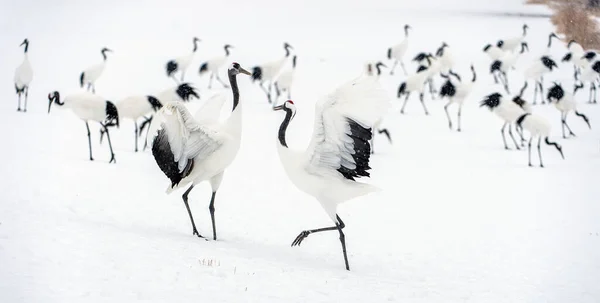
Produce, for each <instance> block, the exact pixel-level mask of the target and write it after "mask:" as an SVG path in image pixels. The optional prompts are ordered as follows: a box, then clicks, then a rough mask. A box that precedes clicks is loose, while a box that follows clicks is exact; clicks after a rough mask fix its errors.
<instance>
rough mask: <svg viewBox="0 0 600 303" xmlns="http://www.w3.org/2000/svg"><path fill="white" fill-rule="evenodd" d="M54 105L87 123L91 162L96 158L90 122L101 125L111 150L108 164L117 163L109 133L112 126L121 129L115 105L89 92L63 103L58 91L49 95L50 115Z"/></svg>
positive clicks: (78, 94) (74, 95)
mask: <svg viewBox="0 0 600 303" xmlns="http://www.w3.org/2000/svg"><path fill="white" fill-rule="evenodd" d="M52 103H56V104H57V105H59V106H64V107H65V108H69V109H71V111H73V113H74V114H75V115H76V116H77V117H79V118H80V119H81V120H83V121H84V122H85V127H86V128H87V136H88V145H89V148H90V161H94V158H93V157H92V138H91V135H90V126H89V124H88V121H96V122H98V123H100V126H101V127H102V128H103V129H104V131H105V132H106V137H107V138H108V146H109V148H110V161H109V162H108V163H113V162H114V163H117V160H116V159H115V153H114V152H113V148H112V143H111V142H110V134H109V132H108V128H109V127H111V126H117V127H119V113H118V111H117V107H116V106H115V104H114V103H112V102H111V101H108V100H106V99H104V98H102V97H100V96H98V95H96V94H92V93H89V92H80V93H76V94H72V95H68V96H66V97H64V98H63V99H62V101H61V99H60V93H59V92H58V91H54V92H53V93H50V94H48V113H50V108H51V107H52Z"/></svg>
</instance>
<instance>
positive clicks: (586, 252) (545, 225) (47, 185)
mask: <svg viewBox="0 0 600 303" xmlns="http://www.w3.org/2000/svg"><path fill="white" fill-rule="evenodd" d="M109 2H110V1H109ZM520 2H521V1H519V0H510V1H508V0H502V1H500V0H498V1H489V0H488V1H468V0H459V1H442V0H426V1H392V0H372V1H369V2H368V3H367V2H363V3H357V4H346V3H345V2H344V1H331V2H329V1H327V2H325V1H298V2H294V3H284V2H281V1H273V0H258V1H241V0H235V1H219V2H217V1H210V2H209V1H183V0H179V1H139V2H137V1H136V2H133V1H130V2H122V1H112V3H108V2H107V1H85V2H83V1H47V2H41V1H32V0H29V1H18V2H14V1H13V2H12V3H9V2H7V1H4V2H3V3H2V4H1V6H2V8H1V9H0V11H1V12H2V13H1V14H2V16H0V29H1V32H0V33H1V36H0V37H1V38H0V39H1V44H0V45H1V46H2V49H3V56H2V57H1V58H0V63H1V64H0V66H3V68H2V71H1V72H0V83H4V85H3V89H1V90H0V96H2V99H3V100H4V101H3V102H1V103H0V121H1V122H0V123H1V126H2V129H3V130H4V131H3V136H4V138H3V145H2V146H3V148H1V149H0V158H1V159H4V161H3V163H2V165H1V166H0V172H1V176H2V182H1V184H0V301H1V302H106V301H111V302H132V301H136V300H139V301H147V302H199V301H202V302H205V301H206V302H242V301H243V302H386V301H391V302H395V301H397V302H598V301H600V286H598V285H599V284H598V281H599V280H600V259H599V258H598V256H599V255H600V220H599V219H598V216H599V214H600V202H599V199H598V197H600V187H596V186H597V183H598V177H600V170H599V169H600V145H599V141H600V131H599V129H600V124H598V121H600V107H598V106H597V105H595V106H594V105H591V106H590V105H588V104H585V102H586V101H587V89H586V90H584V93H581V94H579V95H578V99H579V101H580V102H581V103H582V104H581V111H582V112H584V113H586V114H587V115H588V116H589V117H590V120H591V123H592V127H593V129H592V130H589V129H587V127H586V126H585V124H583V122H582V121H581V120H579V119H578V118H577V117H575V116H571V117H570V118H569V121H570V125H571V127H572V128H573V131H574V132H575V133H576V134H577V135H578V136H577V137H576V138H573V139H568V140H563V139H562V138H561V137H560V118H559V117H560V116H559V113H558V112H557V111H556V110H555V109H554V108H553V107H550V106H536V107H535V109H534V110H535V111H536V112H538V113H540V114H542V115H544V116H546V117H547V118H548V119H550V121H551V122H552V124H553V127H554V133H553V136H552V139H556V140H557V141H558V142H559V143H561V144H562V145H563V148H564V152H565V157H566V160H562V159H561V158H560V156H559V155H558V153H557V152H556V151H555V150H554V149H552V148H551V147H548V146H543V153H544V154H543V155H544V160H545V164H546V168H544V169H540V168H538V167H535V168H529V167H527V152H526V151H514V150H513V151H505V150H504V149H503V146H502V140H501V137H500V132H499V130H500V127H501V125H502V122H501V121H500V120H499V119H497V118H496V117H495V116H494V115H493V114H492V113H490V112H489V111H487V110H485V109H482V108H479V106H478V103H479V101H480V100H481V99H482V97H483V96H485V95H486V94H489V93H491V92H494V91H501V87H499V86H494V85H493V80H492V78H491V76H490V75H489V74H488V73H487V71H488V69H489V63H488V58H487V56H486V55H485V54H484V53H483V52H482V48H483V46H484V45H485V44H487V43H491V42H495V41H496V40H498V39H499V38H502V37H510V36H516V35H519V34H520V33H521V30H520V28H521V25H522V23H523V22H526V23H528V24H529V26H530V36H529V38H528V41H529V46H530V49H531V53H529V54H527V55H526V56H524V57H523V58H521V60H520V63H519V65H518V67H519V68H518V70H517V71H514V72H513V73H512V75H514V77H513V79H512V81H511V85H512V89H513V91H515V90H517V89H518V88H520V86H521V85H522V83H523V79H522V77H521V76H520V74H521V72H522V70H523V69H524V67H526V66H527V64H528V62H530V61H531V60H533V58H534V56H535V55H538V54H541V53H542V52H543V51H544V50H545V44H546V39H547V35H548V34H549V33H550V31H552V27H551V25H550V23H549V21H548V20H547V19H543V18H529V19H523V18H511V17H501V16H498V15H495V16H491V15H489V14H484V13H489V12H494V13H497V12H512V13H514V12H528V13H531V12H534V13H543V14H546V13H548V10H547V9H546V8H544V7H539V6H523V5H522V4H521V3H520ZM405 23H409V24H411V25H412V27H413V28H414V31H413V32H412V37H411V39H412V41H411V45H410V48H409V57H412V55H414V54H415V53H416V52H418V51H422V50H427V51H433V50H435V48H437V47H438V46H439V45H440V44H441V42H442V41H445V42H447V43H448V44H449V45H450V46H451V50H452V51H453V53H454V54H455V56H456V59H457V70H458V71H459V72H460V73H461V75H463V76H464V77H467V78H470V76H467V74H468V67H469V64H470V63H474V64H475V66H476V68H477V71H478V73H479V76H480V81H479V82H478V84H477V87H476V90H475V91H474V93H473V95H472V96H471V98H470V99H469V100H468V102H467V103H468V104H467V105H466V106H465V108H464V110H463V132H462V133H456V132H450V131H449V130H448V128H447V122H446V118H445V114H444V112H443V103H442V102H441V101H439V100H435V101H428V103H427V104H428V106H429V109H430V111H431V115H430V116H425V115H424V114H423V112H422V109H421V106H420V105H419V103H418V100H417V98H416V96H414V98H413V99H411V101H410V103H409V104H408V106H407V114H406V115H404V116H402V115H400V114H398V113H394V114H392V115H391V116H390V118H389V119H388V120H387V121H386V122H385V126H386V127H388V129H389V130H390V131H391V132H392V136H393V140H394V142H393V145H389V144H388V143H387V142H386V140H385V139H384V138H383V137H378V142H377V147H376V148H377V154H375V155H374V156H373V164H372V165H371V166H372V167H373V170H372V178H371V179H369V180H367V182H369V183H372V184H375V185H377V186H379V187H381V188H383V189H384V190H383V191H382V192H380V193H376V194H372V195H369V196H365V197H362V198H359V199H356V200H353V201H350V202H348V203H346V204H343V205H342V206H341V207H340V209H339V214H340V216H341V217H342V218H343V220H344V221H345V223H346V225H347V227H346V229H345V233H346V240H347V245H348V252H349V259H350V266H351V271H350V272H348V271H346V270H344V267H343V259H342V254H341V249H340V244H339V241H338V239H337V238H338V236H337V233H329V234H320V235H313V236H311V237H309V239H307V240H306V241H305V242H304V243H303V245H302V246H301V247H294V248H291V247H290V244H291V243H292V241H293V239H294V238H295V237H296V236H297V234H298V233H299V232H300V231H302V230H305V229H310V228H317V227H323V226H327V225H330V224H331V223H330V221H329V219H328V217H327V215H326V214H325V213H324V212H323V211H322V209H321V207H320V205H319V204H318V203H317V202H316V200H314V199H313V198H312V197H309V196H306V195H304V194H303V193H301V192H300V191H298V190H297V189H296V188H295V187H294V185H293V184H292V183H291V182H290V181H289V180H288V179H287V177H286V175H285V173H284V171H283V169H282V167H281V165H280V163H279V159H278V156H277V154H276V148H275V142H276V132H277V128H278V127H279V123H280V122H281V119H282V116H281V115H279V114H276V113H273V112H272V111H271V109H270V107H269V106H268V104H267V103H266V100H265V99H264V95H263V93H262V92H261V91H260V89H259V88H258V87H257V86H256V85H253V84H252V83H251V82H250V80H249V79H248V78H242V76H240V77H239V82H240V85H241V87H240V89H241V93H242V101H241V102H242V103H243V106H244V131H243V139H242V147H241V150H240V153H239V155H238V157H237V159H236V160H235V162H234V163H233V164H232V165H231V167H230V168H229V170H227V171H226V173H225V178H224V181H223V184H222V186H221V189H220V191H219V194H218V198H217V202H216V209H217V211H216V217H217V225H218V232H219V240H218V241H216V242H215V241H204V240H199V239H198V238H196V237H194V236H192V235H191V227H190V223H189V220H188V217H187V214H186V212H185V207H184V206H183V203H182V201H181V194H182V192H181V191H180V192H175V193H173V194H172V195H169V196H167V195H166V194H165V193H164V191H165V189H166V188H167V185H168V181H167V179H166V177H165V176H164V175H163V174H162V173H161V172H160V170H159V169H158V167H157V165H156V163H155V161H154V159H153V157H152V155H151V153H150V152H149V151H145V152H140V153H137V154H136V153H134V152H133V124H132V123H131V122H130V121H124V122H123V123H122V124H121V127H120V129H118V130H116V131H113V135H112V136H113V143H114V146H115V152H116V157H117V164H116V165H114V164H108V160H109V158H110V155H109V152H108V147H107V146H106V145H102V146H101V145H99V144H98V127H97V125H94V126H93V129H92V135H93V138H92V139H93V144H94V146H93V148H94V153H95V158H96V161H94V162H90V161H88V159H87V148H88V147H87V142H86V138H85V136H86V131H85V127H84V124H83V122H81V121H79V120H78V119H77V118H75V117H74V116H73V115H72V114H71V113H70V112H68V111H64V110H62V111H61V110H60V109H59V108H55V109H53V111H52V113H51V114H50V115H48V114H47V110H46V107H47V97H46V96H47V94H48V93H49V92H50V91H53V90H60V91H61V92H63V93H69V92H74V91H77V90H78V89H79V88H78V77H79V73H80V72H81V70H82V69H83V68H84V67H86V66H88V65H90V64H93V63H95V62H99V60H101V56H100V49H101V48H102V47H104V46H107V47H109V48H111V49H113V50H114V51H115V52H114V54H113V56H111V57H109V62H108V63H109V66H108V67H107V69H106V71H105V74H104V75H103V77H102V78H101V79H100V80H99V81H98V83H97V92H98V93H99V94H101V95H103V96H105V97H106V98H108V99H110V100H118V99H120V98H123V97H125V96H128V95H130V94H148V93H154V92H157V91H161V90H163V89H165V88H167V87H170V86H172V85H173V82H172V81H171V80H170V79H168V78H167V77H166V76H165V75H164V70H163V69H164V64H165V62H166V61H167V60H169V59H171V58H172V57H174V56H178V55H181V54H185V53H187V52H188V51H189V50H190V49H191V47H192V43H191V41H192V37H193V36H198V37H199V38H200V39H202V40H203V41H202V42H201V44H200V49H199V53H198V55H197V57H196V59H195V63H194V64H193V66H192V68H191V69H190V71H189V72H188V74H187V79H188V80H190V81H193V82H194V84H195V85H196V86H197V87H199V88H200V89H201V93H202V99H203V100H205V99H206V97H207V96H209V95H210V94H211V92H209V91H207V90H206V82H207V80H208V77H204V78H199V77H198V76H197V73H196V71H197V67H198V66H199V63H200V62H202V60H204V59H207V58H208V57H212V56H214V55H220V54H221V52H222V50H221V45H222V44H224V43H231V44H233V45H234V46H235V47H236V48H235V49H234V53H233V54H234V55H233V57H232V60H235V61H237V62H239V63H240V64H241V65H242V66H244V67H246V68H250V67H252V66H253V65H255V64H258V63H262V62H264V61H266V60H270V59H272V58H278V57H279V56H281V55H282V54H283V50H282V47H281V44H282V42H283V41H287V42H289V43H291V44H292V45H293V46H294V47H295V49H296V53H297V54H298V74H297V82H296V83H295V84H294V85H295V86H294V95H293V99H294V101H295V103H296V105H297V107H298V114H297V116H296V118H295V119H294V121H293V122H292V124H291V126H290V129H289V132H288V133H289V135H288V136H289V139H288V144H289V145H290V146H291V147H292V148H298V149H301V148H305V147H306V144H307V142H308V139H309V137H310V135H311V132H312V126H313V124H312V121H313V108H314V107H313V106H314V102H315V101H316V100H317V98H319V97H320V96H322V95H323V94H325V93H327V92H329V91H331V90H332V89H334V88H335V85H337V84H339V83H342V82H345V81H347V80H348V79H350V78H353V77H355V76H357V75H358V74H359V73H360V72H361V71H362V68H363V63H364V62H365V60H378V59H384V56H385V52H386V49H387V47H388V46H390V45H391V44H394V43H397V42H399V41H401V40H402V38H403V30H402V27H403V25H404V24H405ZM25 37H27V38H29V40H30V41H31V45H30V60H31V63H32V66H33V68H34V73H35V75H34V80H33V83H32V86H31V91H30V103H29V111H28V112H27V113H26V114H23V113H17V112H16V111H15V107H16V96H15V94H14V89H13V86H12V77H13V72H14V67H16V66H17V65H18V64H19V63H20V61H21V60H22V48H19V47H18V44H19V43H20V42H21V41H22V40H23V38H25ZM564 52H565V47H564V45H560V46H556V47H555V48H554V49H553V51H552V53H553V54H554V55H555V58H560V57H562V55H563V53H564ZM559 56H560V57H559ZM407 67H409V70H411V71H412V70H414V68H415V66H414V65H412V63H410V64H409V63H408V60H407ZM571 75H572V66H571V65H570V64H565V65H561V70H560V72H559V73H556V74H555V75H552V76H549V77H547V79H546V83H550V81H554V80H557V81H564V82H565V84H567V83H568V85H567V87H571V84H570V83H571V82H570V81H571ZM509 77H510V75H509ZM403 78H404V77H403V76H402V75H401V73H397V76H394V77H393V78H392V77H386V78H384V79H383V82H384V84H385V85H386V87H387V88H389V91H390V96H391V97H393V96H394V94H395V91H396V89H397V85H398V84H399V83H400V82H401V81H402V79H403ZM437 84H438V85H439V84H441V82H440V81H439V80H438V81H437ZM217 87H218V86H217ZM532 94H533V86H532V85H530V89H529V90H528V91H527V92H526V97H527V98H526V99H528V100H531V97H532ZM394 100H395V101H394V105H395V106H396V107H399V106H400V105H401V102H400V101H399V100H396V99H394ZM201 102H202V101H195V104H190V108H194V107H197V106H198V105H199V104H201ZM226 106H227V107H229V103H228V104H227V105H226ZM451 111H452V113H454V112H455V109H454V108H452V109H451ZM536 160H537V158H534V164H535V163H537V161H536ZM209 199H210V190H209V186H208V185H207V184H203V185H202V186H199V187H198V188H197V189H195V190H194V191H193V192H192V194H191V195H190V200H191V203H190V204H191V208H192V211H193V213H194V214H195V218H196V222H197V224H198V225H199V226H198V227H199V230H200V232H201V233H203V234H210V232H211V227H210V216H209V212H208V209H207V208H208V202H209Z"/></svg>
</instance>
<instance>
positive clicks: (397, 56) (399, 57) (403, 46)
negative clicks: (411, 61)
mask: <svg viewBox="0 0 600 303" xmlns="http://www.w3.org/2000/svg"><path fill="white" fill-rule="evenodd" d="M409 29H412V28H411V27H410V25H408V24H406V25H404V40H402V42H400V43H398V44H396V45H394V46H392V47H390V48H388V50H387V57H388V59H389V60H392V61H394V65H393V66H392V69H391V70H390V75H393V74H394V70H395V69H396V66H397V65H398V62H400V66H401V67H402V71H403V72H404V75H405V76H406V68H405V67H404V55H406V50H408V30H409Z"/></svg>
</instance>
